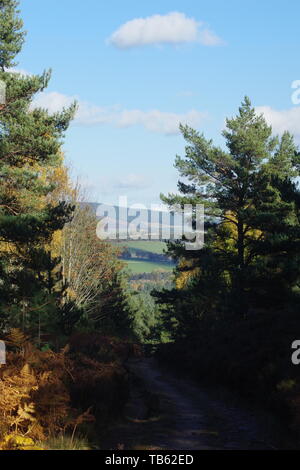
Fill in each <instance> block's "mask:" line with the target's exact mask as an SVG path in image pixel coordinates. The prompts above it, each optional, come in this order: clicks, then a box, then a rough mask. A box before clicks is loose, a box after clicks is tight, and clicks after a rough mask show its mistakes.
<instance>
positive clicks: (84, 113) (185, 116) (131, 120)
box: [32, 92, 206, 135]
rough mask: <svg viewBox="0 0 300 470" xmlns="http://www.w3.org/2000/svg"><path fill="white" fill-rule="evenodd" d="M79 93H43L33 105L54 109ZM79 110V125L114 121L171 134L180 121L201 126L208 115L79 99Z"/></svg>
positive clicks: (112, 123) (118, 125)
mask: <svg viewBox="0 0 300 470" xmlns="http://www.w3.org/2000/svg"><path fill="white" fill-rule="evenodd" d="M74 100H76V97H75V96H73V97H72V96H66V95H63V94H61V93H57V92H51V93H41V94H40V95H39V96H38V97H37V98H36V99H35V101H34V102H33V105H32V107H41V108H46V109H48V110H49V112H50V113H54V112H57V111H60V110H62V108H64V107H67V106H69V105H70V104H71V103H72V102H73V101H74ZM77 101H78V104H79V107H78V111H77V114H76V117H75V123H76V124H77V125H85V126H91V125H101V124H111V125H113V126H115V127H120V128H126V127H132V126H135V125H140V126H142V127H144V128H145V129H147V130H148V131H151V132H159V133H163V134H167V135H172V134H178V133H179V124H180V123H182V124H189V125H190V126H193V127H197V126H199V125H200V124H201V122H202V121H203V120H204V119H205V118H206V115H205V113H200V112H199V111H196V110H190V111H188V112H186V113H170V112H164V111H159V110H157V109H154V110H150V111H142V110H140V109H132V110H128V109H121V108H120V107H119V106H111V107H101V106H95V105H92V104H90V103H87V102H84V101H80V100H78V99H77Z"/></svg>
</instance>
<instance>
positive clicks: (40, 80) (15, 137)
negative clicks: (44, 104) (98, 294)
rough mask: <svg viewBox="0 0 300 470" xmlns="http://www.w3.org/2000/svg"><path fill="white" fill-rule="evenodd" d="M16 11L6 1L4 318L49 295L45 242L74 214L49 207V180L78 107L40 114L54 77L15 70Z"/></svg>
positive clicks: (0, 256) (1, 14) (1, 123)
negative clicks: (40, 100) (41, 96)
mask: <svg viewBox="0 0 300 470" xmlns="http://www.w3.org/2000/svg"><path fill="white" fill-rule="evenodd" d="M17 6H18V2H16V1H14V0H0V69H1V70H0V81H1V82H2V83H4V84H5V87H6V102H5V104H4V105H2V106H1V107H0V108H1V109H0V182H1V184H0V301H1V312H2V315H3V314H4V313H5V312H6V313H7V312H8V311H9V309H10V308H11V307H12V306H18V307H20V310H26V309H28V310H30V305H31V304H32V303H34V298H36V297H38V298H39V299H41V295H40V294H41V291H42V292H44V293H45V295H47V292H49V285H50V284H49V282H50V281H49V270H53V269H54V266H53V260H51V255H50V254H49V253H48V250H47V248H46V245H47V244H49V242H50V241H51V238H52V235H53V233H54V232H55V231H56V230H59V229H62V228H63V226H64V224H65V223H66V222H67V221H68V220H69V219H70V217H71V214H72V207H70V206H69V205H67V204H66V203H64V202H63V201H62V202H60V203H58V204H56V205H54V204H53V203H51V202H50V196H51V193H52V191H54V190H55V184H53V182H51V178H49V177H48V176H49V175H50V174H51V172H53V171H54V169H55V168H56V167H57V166H58V165H59V164H60V161H61V146H62V139H63V136H64V132H65V131H66V130H67V128H68V125H69V123H70V120H71V119H72V117H73V115H74V112H75V108H76V105H75V104H74V105H73V106H71V107H70V108H68V109H64V110H63V111H62V112H60V113H55V114H53V115H50V114H49V113H48V112H47V111H46V110H45V109H39V108H38V109H37V108H35V107H34V106H33V100H34V97H35V95H36V94H37V93H39V92H41V91H43V90H44V89H45V88H46V87H47V85H48V82H49V79H50V75H51V74H50V72H49V71H47V72H44V73H43V74H42V75H40V76H23V75H21V74H19V73H16V72H15V71H14V73H12V71H11V67H12V66H15V65H16V62H15V61H14V60H15V56H16V54H17V53H18V52H20V50H21V47H22V44H23V39H24V33H23V32H22V21H21V20H20V19H19V17H18V10H17ZM54 264H56V263H54ZM50 268H51V269H50ZM41 302H44V300H41Z"/></svg>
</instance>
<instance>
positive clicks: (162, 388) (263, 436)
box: [101, 358, 282, 450]
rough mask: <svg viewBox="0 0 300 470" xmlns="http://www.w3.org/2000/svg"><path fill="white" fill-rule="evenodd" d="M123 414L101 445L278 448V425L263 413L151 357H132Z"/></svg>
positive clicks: (125, 446) (109, 446)
mask: <svg viewBox="0 0 300 470" xmlns="http://www.w3.org/2000/svg"><path fill="white" fill-rule="evenodd" d="M129 369H130V372H131V374H130V375H131V396H130V400H129V402H128V405H127V407H126V409H125V416H124V419H123V420H122V421H121V422H120V423H118V424H117V425H116V426H114V427H113V428H112V429H111V431H110V432H109V433H108V434H107V436H106V437H105V439H104V442H102V446H101V447H102V448H105V449H117V448H120V449H126V450H127V449H169V450H196V449H200V450H201V449H276V448H280V447H282V443H281V442H280V434H281V433H280V430H279V429H278V425H277V423H276V422H275V421H274V419H273V418H272V417H271V416H269V415H268V414H266V413H262V412H259V413H258V411H257V410H251V409H249V407H246V406H245V405H242V404H241V403H240V402H238V400H237V399H234V398H233V397H232V396H229V397H228V395H226V398H224V396H223V395H222V394H221V397H220V394H219V395H217V394H216V393H215V392H212V391H210V390H208V389H206V388H204V387H203V388H200V387H199V386H198V385H196V384H194V383H192V382H190V381H188V380H186V379H181V378H180V377H177V376H175V375H174V374H172V373H171V372H169V371H168V372H166V371H164V370H162V369H160V368H159V367H158V366H157V364H156V362H155V360H154V359H153V358H142V359H133V360H131V361H130V362H129Z"/></svg>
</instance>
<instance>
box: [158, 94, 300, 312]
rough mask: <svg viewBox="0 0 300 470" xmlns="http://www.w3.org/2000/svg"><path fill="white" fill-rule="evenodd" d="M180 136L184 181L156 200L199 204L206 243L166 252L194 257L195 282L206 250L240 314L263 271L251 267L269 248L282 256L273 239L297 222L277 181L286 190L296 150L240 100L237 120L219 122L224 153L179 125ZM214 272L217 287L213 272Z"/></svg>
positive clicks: (294, 171) (292, 206)
mask: <svg viewBox="0 0 300 470" xmlns="http://www.w3.org/2000/svg"><path fill="white" fill-rule="evenodd" d="M181 131H182V134H183V136H184V138H185V140H186V141H187V143H188V145H187V146H186V154H185V157H183V158H182V157H179V156H177V158H176V163H175V167H176V168H177V169H178V171H179V173H180V176H181V177H182V178H183V179H182V180H181V181H179V183H178V188H179V191H180V195H175V194H169V195H168V196H162V200H163V201H164V202H165V203H167V204H168V205H169V206H171V207H172V206H174V205H176V204H180V205H183V204H204V207H205V214H206V245H205V248H204V249H203V250H200V251H199V252H190V253H189V252H187V251H185V250H184V247H183V246H182V244H181V243H177V244H173V245H172V246H171V247H170V251H171V252H173V253H174V255H175V256H176V257H177V258H179V259H180V258H183V259H190V260H191V259H193V262H191V264H190V265H191V268H192V269H194V268H195V267H198V268H199V270H200V277H201V272H202V278H203V273H205V272H207V269H206V270H205V266H204V264H205V261H204V260H205V259H206V257H207V256H204V254H205V253H206V255H207V253H208V252H210V256H213V257H214V259H215V260H217V261H218V263H217V265H219V266H221V267H222V272H223V280H221V284H223V281H224V279H225V280H226V282H227V284H228V288H229V291H230V292H231V298H232V299H233V300H234V302H233V308H235V310H236V311H237V312H239V313H240V314H246V313H247V310H248V307H249V302H250V301H251V297H252V298H253V297H254V296H255V293H254V292H253V285H252V283H251V279H253V276H254V277H255V276H257V274H258V271H260V272H262V271H264V270H263V269H262V270H261V269H258V266H259V265H263V264H264V261H263V260H264V259H265V258H266V256H267V254H268V250H270V249H271V248H270V245H271V244H273V250H274V252H276V253H279V252H280V251H281V253H282V249H283V247H282V246H281V247H280V244H279V240H280V239H281V240H282V237H283V238H284V237H285V235H283V233H286V234H287V233H288V232H289V233H291V231H292V230H293V229H292V226H295V225H296V224H297V223H298V222H297V220H296V215H295V202H294V200H292V199H290V200H288V198H287V197H283V192H284V188H286V185H284V184H283V182H288V184H292V182H293V178H294V177H295V176H297V174H298V171H297V149H296V147H295V144H294V142H293V138H292V137H291V136H290V135H289V134H288V133H285V134H284V135H283V136H282V138H281V139H279V138H277V137H273V136H272V129H271V127H270V126H268V125H267V123H266V121H265V119H264V117H263V116H262V115H257V114H256V112H255V109H254V108H252V106H251V103H250V100H249V99H248V98H247V97H246V98H245V100H244V102H243V103H242V105H241V107H240V108H239V112H238V115H237V116H236V117H235V118H233V119H227V121H226V129H225V130H224V131H223V137H224V138H225V142H226V146H227V150H224V149H221V148H220V147H216V146H214V145H213V143H212V141H211V140H207V139H206V138H205V137H204V136H203V135H202V134H199V133H198V132H196V131H195V130H193V129H191V128H190V127H188V126H181ZM294 190H295V191H294V193H293V194H294V195H293V197H295V192H296V193H297V189H296V188H294ZM286 236H288V235H286ZM212 265H215V263H212ZM217 265H216V266H217ZM254 267H255V268H254ZM273 269H274V266H273ZM216 273H218V277H216V281H217V279H219V281H220V270H219V269H218V268H217V267H216ZM265 274H266V273H265ZM251 286H252V287H251ZM251 289H252V291H251ZM212 291H214V289H212ZM220 294H221V293H220ZM199 295H200V296H201V295H202V296H203V290H202V292H199ZM214 295H215V293H214ZM214 300H215V297H214ZM223 300H224V299H223Z"/></svg>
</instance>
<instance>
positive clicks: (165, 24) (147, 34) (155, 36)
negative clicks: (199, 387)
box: [108, 12, 223, 49]
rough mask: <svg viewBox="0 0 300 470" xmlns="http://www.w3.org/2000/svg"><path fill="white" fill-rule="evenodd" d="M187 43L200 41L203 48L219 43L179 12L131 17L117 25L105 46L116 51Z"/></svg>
mask: <svg viewBox="0 0 300 470" xmlns="http://www.w3.org/2000/svg"><path fill="white" fill-rule="evenodd" d="M187 42H200V43H201V44H203V45H205V46H216V45H220V44H222V43H223V41H222V40H221V39H220V38H219V37H218V36H217V35H216V34H214V33H213V32H212V31H210V30H209V29H208V28H206V27H205V25H204V23H202V22H198V21H196V20H195V19H194V18H188V17H187V16H186V15H185V14H184V13H179V12H172V13H168V14H166V15H153V16H148V17H147V18H135V19H133V20H131V21H128V22H127V23H124V24H123V25H122V26H120V28H119V29H117V30H116V31H115V32H114V33H113V34H112V35H111V36H110V38H109V39H108V43H110V44H113V45H114V46H116V47H118V48H119V49H128V48H131V47H136V46H144V45H148V44H164V43H167V44H181V43H187Z"/></svg>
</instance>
